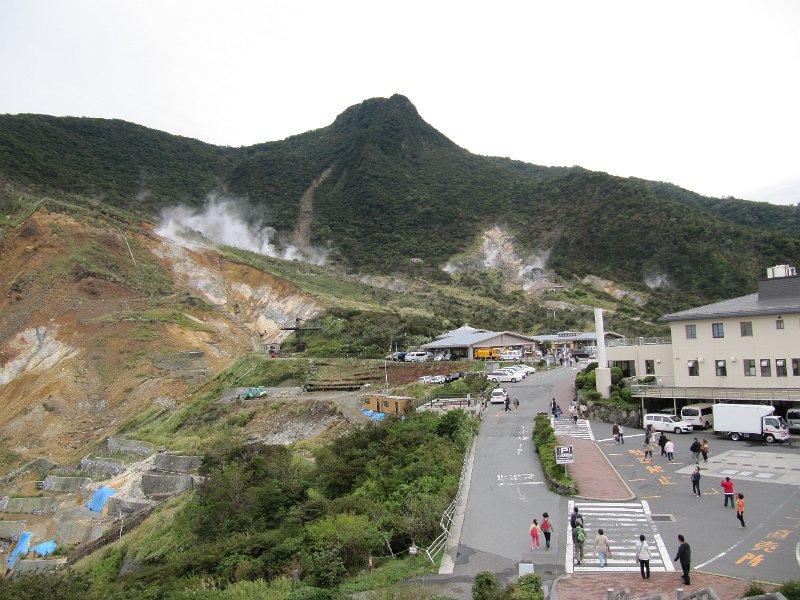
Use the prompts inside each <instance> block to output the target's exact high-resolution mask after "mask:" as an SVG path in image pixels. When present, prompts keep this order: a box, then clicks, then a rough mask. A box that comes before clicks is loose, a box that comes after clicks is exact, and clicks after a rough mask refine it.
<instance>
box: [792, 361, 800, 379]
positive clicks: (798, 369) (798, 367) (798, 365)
mask: <svg viewBox="0 0 800 600" xmlns="http://www.w3.org/2000/svg"><path fill="white" fill-rule="evenodd" d="M792 375H794V376H795V377H800V358H793V359H792Z"/></svg>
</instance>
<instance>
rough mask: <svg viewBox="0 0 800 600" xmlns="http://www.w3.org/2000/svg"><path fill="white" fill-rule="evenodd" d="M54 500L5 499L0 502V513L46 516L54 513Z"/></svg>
mask: <svg viewBox="0 0 800 600" xmlns="http://www.w3.org/2000/svg"><path fill="white" fill-rule="evenodd" d="M56 509H58V500H57V499H56V498H7V499H5V500H3V501H2V502H0V512H8V513H30V514H32V515H46V514H50V513H54V512H56Z"/></svg>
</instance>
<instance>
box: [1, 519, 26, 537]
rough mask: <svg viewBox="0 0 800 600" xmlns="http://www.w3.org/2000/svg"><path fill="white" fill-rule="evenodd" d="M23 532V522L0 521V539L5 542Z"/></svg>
mask: <svg viewBox="0 0 800 600" xmlns="http://www.w3.org/2000/svg"><path fill="white" fill-rule="evenodd" d="M23 531H25V521H0V538H5V539H7V540H10V539H13V538H17V537H19V534H20V533H22V532H23Z"/></svg>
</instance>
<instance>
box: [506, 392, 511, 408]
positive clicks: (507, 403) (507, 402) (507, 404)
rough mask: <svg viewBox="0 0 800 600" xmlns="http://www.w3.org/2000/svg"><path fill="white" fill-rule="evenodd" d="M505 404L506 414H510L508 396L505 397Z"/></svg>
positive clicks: (509, 399)
mask: <svg viewBox="0 0 800 600" xmlns="http://www.w3.org/2000/svg"><path fill="white" fill-rule="evenodd" d="M505 404H506V412H510V411H511V398H509V397H508V396H506V400H505Z"/></svg>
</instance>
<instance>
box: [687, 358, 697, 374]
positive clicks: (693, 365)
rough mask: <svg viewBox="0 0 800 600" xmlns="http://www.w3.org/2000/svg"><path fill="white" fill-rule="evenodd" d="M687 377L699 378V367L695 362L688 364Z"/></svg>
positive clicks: (691, 361)
mask: <svg viewBox="0 0 800 600" xmlns="http://www.w3.org/2000/svg"><path fill="white" fill-rule="evenodd" d="M688 365H689V377H699V376H700V366H699V365H698V364H697V361H696V360H690V361H689V363H688Z"/></svg>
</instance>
